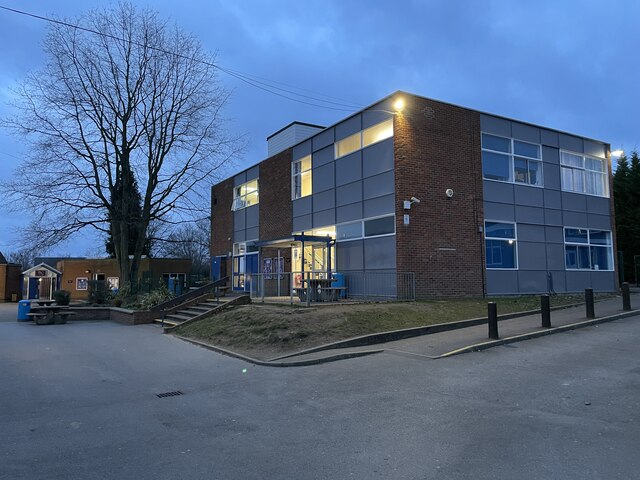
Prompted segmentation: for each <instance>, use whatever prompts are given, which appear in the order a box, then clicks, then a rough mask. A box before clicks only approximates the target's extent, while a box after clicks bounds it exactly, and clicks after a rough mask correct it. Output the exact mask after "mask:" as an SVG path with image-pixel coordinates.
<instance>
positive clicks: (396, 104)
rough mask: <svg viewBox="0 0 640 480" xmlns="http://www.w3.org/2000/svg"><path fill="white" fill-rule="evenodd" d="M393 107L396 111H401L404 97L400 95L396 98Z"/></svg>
mask: <svg viewBox="0 0 640 480" xmlns="http://www.w3.org/2000/svg"><path fill="white" fill-rule="evenodd" d="M393 109H394V110H395V111H396V112H401V111H402V110H403V109H404V98H402V97H399V98H396V101H395V102H393Z"/></svg>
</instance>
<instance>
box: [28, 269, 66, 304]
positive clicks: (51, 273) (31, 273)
mask: <svg viewBox="0 0 640 480" xmlns="http://www.w3.org/2000/svg"><path fill="white" fill-rule="evenodd" d="M22 276H23V278H24V280H23V284H22V298H25V299H32V298H42V299H45V300H51V299H52V297H53V292H54V290H58V289H59V288H60V278H61V276H62V272H60V271H58V270H56V269H55V268H53V267H52V266H51V265H47V264H46V263H40V264H38V265H36V266H35V267H31V268H30V269H28V270H25V271H24V272H22Z"/></svg>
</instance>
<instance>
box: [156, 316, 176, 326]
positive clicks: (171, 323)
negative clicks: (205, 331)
mask: <svg viewBox="0 0 640 480" xmlns="http://www.w3.org/2000/svg"><path fill="white" fill-rule="evenodd" d="M153 323H155V324H158V325H164V326H165V327H175V326H177V325H180V324H181V323H182V322H174V321H173V320H170V319H168V318H165V319H164V320H162V319H161V318H156V319H155V320H154V321H153Z"/></svg>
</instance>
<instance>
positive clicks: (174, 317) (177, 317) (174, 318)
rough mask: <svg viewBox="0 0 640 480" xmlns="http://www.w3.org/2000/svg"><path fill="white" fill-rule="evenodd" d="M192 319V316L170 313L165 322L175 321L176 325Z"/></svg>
mask: <svg viewBox="0 0 640 480" xmlns="http://www.w3.org/2000/svg"><path fill="white" fill-rule="evenodd" d="M191 318H193V316H192V315H181V314H180V313H171V314H169V315H167V316H166V317H165V319H164V320H165V322H166V321H167V320H172V321H177V322H178V323H182V322H184V321H186V320H190V319H191Z"/></svg>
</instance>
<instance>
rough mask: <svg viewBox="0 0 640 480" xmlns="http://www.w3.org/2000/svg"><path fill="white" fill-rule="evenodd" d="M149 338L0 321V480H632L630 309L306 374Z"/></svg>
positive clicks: (638, 407)
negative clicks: (556, 329)
mask: <svg viewBox="0 0 640 480" xmlns="http://www.w3.org/2000/svg"><path fill="white" fill-rule="evenodd" d="M159 332H160V330H159V329H157V328H156V327H153V326H148V325H145V326H139V327H128V326H122V325H119V324H116V323H112V322H72V323H69V324H67V325H55V326H47V327H39V326H36V325H33V324H28V323H18V322H6V323H0V379H2V380H1V381H0V432H2V434H1V435H0V479H3V480H4V479H29V480H33V479H36V480H38V479H47V480H54V479H64V480H73V479H82V480H85V479H130V478H135V479H176V478H189V479H225V480H228V479H242V480H253V479H260V480H265V479H269V480H271V479H294V478H295V479H302V480H306V479H309V480H311V479H313V480H317V479H350V478H357V479H375V478H380V479H432V478H433V479H440V478H443V479H453V480H456V479H468V478H474V479H479V480H483V479H496V478H500V479H502V478H505V479H507V478H518V479H523V480H528V479H532V480H533V479H535V480H539V479H563V480H573V479H580V480H583V479H586V478H589V479H592V478H603V479H604V478H606V479H625V480H627V479H631V478H638V471H640V457H638V455H637V447H638V445H640V397H639V396H638V388H639V387H640V357H639V356H638V345H639V344H640V318H638V317H636V318H628V319H625V320H619V321H616V322H612V323H608V324H603V325H601V326H599V327H598V328H596V327H590V328H585V329H581V330H575V331H572V332H568V333H563V334H558V335H552V336H548V337H544V338H540V339H536V340H531V341H528V342H523V343H518V344H514V345H510V346H508V347H498V348H494V349H491V350H487V351H484V352H479V353H470V354H467V355H460V356H456V357H451V358H447V359H443V360H437V361H434V360H428V359H426V358H424V357H404V356H398V355H388V354H382V355H375V356H369V357H363V358H357V359H352V360H345V361H342V362H334V363H327V364H323V365H318V366H314V367H302V368H267V367H255V366H252V365H249V364H247V363H245V362H243V361H240V360H237V359H233V358H230V357H226V356H223V355H218V354H216V353H213V352H210V351H208V350H205V349H202V348H199V347H195V346H193V345H191V344H188V343H186V342H182V341H180V340H178V339H176V338H173V337H171V336H169V335H161V334H160V333H159ZM173 390H180V391H182V392H183V393H184V394H183V395H181V396H174V397H168V398H158V397H157V396H156V394H158V393H162V392H168V391H173Z"/></svg>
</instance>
